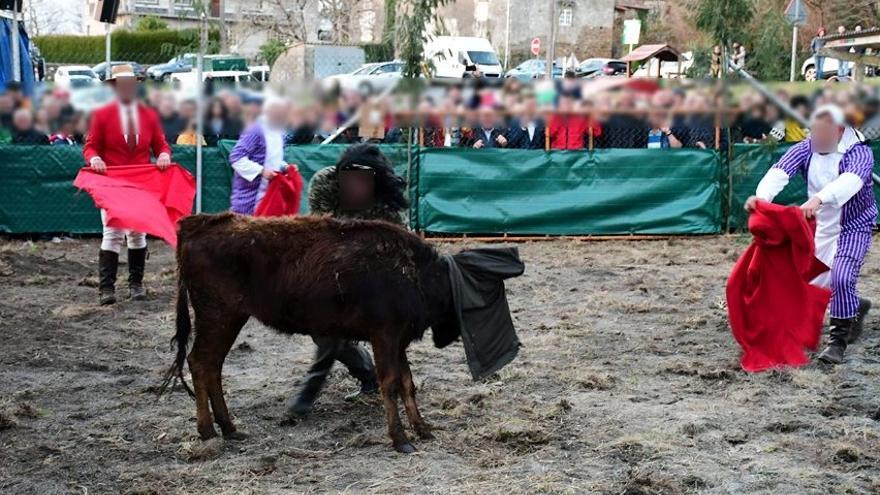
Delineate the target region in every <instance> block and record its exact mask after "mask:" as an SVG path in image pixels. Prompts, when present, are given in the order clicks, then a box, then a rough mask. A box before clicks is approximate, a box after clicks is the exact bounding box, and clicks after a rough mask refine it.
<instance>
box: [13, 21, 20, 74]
mask: <svg viewBox="0 0 880 495" xmlns="http://www.w3.org/2000/svg"><path fill="white" fill-rule="evenodd" d="M20 44H21V41H19V32H18V11H17V10H16V9H15V5H13V7H12V80H13V81H21V50H20V47H19V45H20Z"/></svg>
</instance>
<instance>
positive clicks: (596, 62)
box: [574, 58, 626, 77]
mask: <svg viewBox="0 0 880 495" xmlns="http://www.w3.org/2000/svg"><path fill="white" fill-rule="evenodd" d="M574 73H575V74H576V75H577V76H578V77H597V76H617V75H621V74H626V62H621V61H620V60H614V59H610V58H588V59H586V60H584V61H582V62H581V63H580V64H578V66H577V67H575V70H574Z"/></svg>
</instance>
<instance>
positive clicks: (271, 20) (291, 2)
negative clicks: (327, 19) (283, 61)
mask: <svg viewBox="0 0 880 495" xmlns="http://www.w3.org/2000/svg"><path fill="white" fill-rule="evenodd" d="M309 4H310V2H309V0H263V3H262V8H261V9H260V10H259V11H256V10H244V9H242V11H241V12H240V15H241V19H242V21H243V22H241V23H240V24H241V25H242V26H247V29H246V31H245V32H244V33H243V34H244V35H245V36H247V35H248V34H257V33H268V34H269V35H270V37H272V38H275V39H279V40H283V42H284V43H286V44H292V43H296V42H303V41H306V38H307V37H306V17H305V13H306V11H307V10H308V8H309Z"/></svg>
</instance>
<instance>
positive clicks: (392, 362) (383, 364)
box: [371, 331, 416, 454]
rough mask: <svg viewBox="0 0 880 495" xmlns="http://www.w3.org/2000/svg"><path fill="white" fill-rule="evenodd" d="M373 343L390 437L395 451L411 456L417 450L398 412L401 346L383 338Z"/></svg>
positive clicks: (374, 340)
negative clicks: (405, 430) (408, 436)
mask: <svg viewBox="0 0 880 495" xmlns="http://www.w3.org/2000/svg"><path fill="white" fill-rule="evenodd" d="M379 333H380V334H382V333H384V332H381V331H380V332H379ZM386 335H389V333H386ZM371 343H372V345H373V356H374V357H375V358H376V374H377V376H378V378H379V386H380V387H381V389H382V405H383V406H384V407H385V420H386V421H387V422H388V436H390V437H391V443H392V445H394V449H395V450H397V451H398V452H402V453H404V454H411V453H413V452H415V450H416V449H415V447H413V446H412V444H411V443H410V442H409V439H408V438H407V437H406V434H405V433H404V432H403V425H402V424H401V422H400V415H399V414H398V412H397V397H398V395H400V357H399V356H400V350H399V346H398V344H397V343H396V342H391V341H389V339H382V338H374V339H373V340H372V341H371Z"/></svg>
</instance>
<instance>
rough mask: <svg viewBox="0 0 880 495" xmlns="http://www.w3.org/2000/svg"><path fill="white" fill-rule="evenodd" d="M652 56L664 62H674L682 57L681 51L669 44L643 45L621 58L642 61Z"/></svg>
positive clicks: (624, 60) (629, 60) (627, 60)
mask: <svg viewBox="0 0 880 495" xmlns="http://www.w3.org/2000/svg"><path fill="white" fill-rule="evenodd" d="M652 58H657V59H660V60H661V61H663V62H674V61H676V60H678V59H679V58H681V53H680V52H679V51H678V50H676V49H675V48H672V47H671V46H669V45H666V44H661V45H642V46H640V47H638V48H636V49H635V50H633V51H632V52H631V53H629V54H628V55H627V56H625V57H623V58H621V59H620V60H621V61H623V62H641V61H642V60H648V59H652Z"/></svg>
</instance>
